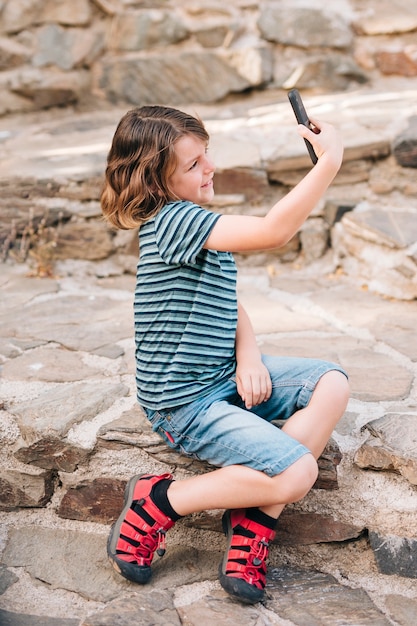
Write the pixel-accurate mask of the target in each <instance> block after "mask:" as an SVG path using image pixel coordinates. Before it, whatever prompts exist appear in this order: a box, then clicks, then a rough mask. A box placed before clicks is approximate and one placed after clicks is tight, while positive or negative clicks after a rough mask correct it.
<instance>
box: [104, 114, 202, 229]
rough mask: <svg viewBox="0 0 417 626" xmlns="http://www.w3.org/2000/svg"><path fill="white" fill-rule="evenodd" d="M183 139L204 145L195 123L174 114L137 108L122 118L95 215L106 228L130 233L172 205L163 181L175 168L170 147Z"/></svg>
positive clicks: (115, 135)
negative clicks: (99, 214) (191, 138)
mask: <svg viewBox="0 0 417 626" xmlns="http://www.w3.org/2000/svg"><path fill="white" fill-rule="evenodd" d="M184 135H195V136H196V137H198V138H199V139H201V140H202V141H204V142H205V143H207V142H208V139H209V136H208V133H207V131H206V129H205V128H204V125H203V123H202V122H201V120H199V119H198V118H195V117H193V116H191V115H188V114H187V113H183V112H182V111H179V110H178V109H173V108H170V107H164V106H157V105H155V106H143V107H140V108H137V109H132V110H131V111H128V112H127V113H126V114H125V115H124V116H123V117H122V119H121V120H120V122H119V124H118V126H117V128H116V132H115V134H114V137H113V142H112V145H111V148H110V151H109V154H108V157H107V167H106V175H105V182H104V186H103V190H102V193H101V209H102V211H103V215H104V217H105V219H106V220H107V221H108V222H109V223H110V224H111V225H112V226H115V227H116V228H122V229H125V230H127V229H129V228H136V227H137V226H140V224H142V223H143V222H144V221H146V220H147V219H149V218H150V217H153V216H154V215H155V214H156V213H157V212H158V211H159V210H160V209H161V208H162V207H163V206H164V204H166V203H167V202H168V201H169V200H174V199H175V195H174V194H173V193H172V192H171V190H170V188H169V178H170V176H172V174H173V173H174V171H175V167H176V164H177V160H176V155H175V142H176V141H178V139H180V138H181V137H183V136H184Z"/></svg>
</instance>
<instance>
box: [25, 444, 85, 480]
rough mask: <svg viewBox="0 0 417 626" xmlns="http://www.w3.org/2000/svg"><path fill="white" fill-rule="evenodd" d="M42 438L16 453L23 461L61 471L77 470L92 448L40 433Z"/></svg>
mask: <svg viewBox="0 0 417 626" xmlns="http://www.w3.org/2000/svg"><path fill="white" fill-rule="evenodd" d="M39 437H40V439H39V440H37V441H34V442H33V443H30V444H29V445H25V446H22V447H20V448H19V449H18V450H16V452H15V453H14V456H15V458H16V459H17V460H18V461H21V462H22V463H27V464H29V465H35V466H36V467H43V468H45V469H54V470H58V471H61V472H75V470H76V469H77V467H78V466H79V465H80V464H82V463H86V462H87V459H88V458H89V457H90V453H91V451H90V450H86V449H84V448H81V447H79V446H75V445H72V444H69V443H66V442H65V441H62V440H61V439H58V438H57V437H51V436H48V435H39Z"/></svg>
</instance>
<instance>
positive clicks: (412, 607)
mask: <svg viewBox="0 0 417 626" xmlns="http://www.w3.org/2000/svg"><path fill="white" fill-rule="evenodd" d="M385 605H386V606H387V608H388V613H389V616H390V617H391V618H392V619H395V621H397V622H398V624H400V625H401V626H414V623H415V621H416V614H417V600H416V599H415V598H406V597H403V596H400V595H396V594H393V595H389V596H387V597H386V599H385Z"/></svg>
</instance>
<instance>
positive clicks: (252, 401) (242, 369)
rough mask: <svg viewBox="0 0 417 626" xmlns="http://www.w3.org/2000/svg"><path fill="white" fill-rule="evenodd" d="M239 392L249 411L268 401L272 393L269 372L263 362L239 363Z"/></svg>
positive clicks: (237, 380)
mask: <svg viewBox="0 0 417 626" xmlns="http://www.w3.org/2000/svg"><path fill="white" fill-rule="evenodd" d="M236 384H237V391H238V394H239V395H240V397H241V398H242V400H243V402H244V403H245V407H246V408H247V409H251V408H252V407H253V406H256V405H258V404H261V403H262V402H265V400H268V399H269V398H270V396H271V393H272V383H271V377H270V375H269V371H268V370H267V368H266V367H265V365H264V364H263V363H262V361H261V360H259V361H257V362H256V363H254V362H253V361H252V362H251V363H239V362H238V364H237V367H236Z"/></svg>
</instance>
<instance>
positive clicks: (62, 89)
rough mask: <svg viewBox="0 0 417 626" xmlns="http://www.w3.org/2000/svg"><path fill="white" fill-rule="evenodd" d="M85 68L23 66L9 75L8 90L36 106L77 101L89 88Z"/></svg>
mask: <svg viewBox="0 0 417 626" xmlns="http://www.w3.org/2000/svg"><path fill="white" fill-rule="evenodd" d="M89 83H90V76H89V74H88V72H87V71H86V70H83V69H80V70H75V71H68V72H63V71H62V72H61V71H59V70H56V69H55V68H48V69H44V70H42V71H41V70H40V69H39V68H26V67H25V68H23V69H18V70H15V72H14V73H13V75H12V76H11V77H10V90H11V91H12V92H14V93H16V94H18V95H20V96H23V97H24V98H29V99H31V100H32V102H33V105H34V106H35V107H36V108H39V109H42V108H48V107H57V106H63V105H66V106H68V105H70V104H73V103H74V102H77V101H78V100H79V98H80V96H81V94H82V93H85V91H86V90H88V89H89Z"/></svg>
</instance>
